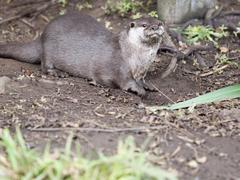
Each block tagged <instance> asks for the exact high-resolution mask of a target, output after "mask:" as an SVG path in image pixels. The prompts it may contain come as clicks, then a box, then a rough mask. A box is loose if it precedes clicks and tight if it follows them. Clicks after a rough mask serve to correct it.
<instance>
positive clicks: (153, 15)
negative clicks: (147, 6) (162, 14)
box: [148, 11, 158, 18]
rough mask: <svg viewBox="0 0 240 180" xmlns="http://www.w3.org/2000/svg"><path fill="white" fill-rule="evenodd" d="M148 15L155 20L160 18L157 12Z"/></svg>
mask: <svg viewBox="0 0 240 180" xmlns="http://www.w3.org/2000/svg"><path fill="white" fill-rule="evenodd" d="M148 15H149V16H151V17H154V18H158V14H157V11H151V12H150V13H148Z"/></svg>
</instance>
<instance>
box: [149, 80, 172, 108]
mask: <svg viewBox="0 0 240 180" xmlns="http://www.w3.org/2000/svg"><path fill="white" fill-rule="evenodd" d="M151 85H152V86H153V87H154V88H155V89H156V90H157V91H158V92H159V93H160V94H162V95H163V96H164V97H165V98H167V99H168V100H169V101H171V102H172V103H174V104H175V103H176V102H175V101H173V100H172V99H171V98H170V97H168V96H167V95H166V94H164V93H163V92H162V91H160V89H158V88H157V87H156V86H155V85H154V84H152V83H151Z"/></svg>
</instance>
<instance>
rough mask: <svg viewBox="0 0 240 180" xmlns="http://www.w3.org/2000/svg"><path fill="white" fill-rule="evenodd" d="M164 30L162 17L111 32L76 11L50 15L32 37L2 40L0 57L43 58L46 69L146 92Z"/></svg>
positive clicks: (34, 61) (50, 71)
mask: <svg viewBox="0 0 240 180" xmlns="http://www.w3.org/2000/svg"><path fill="white" fill-rule="evenodd" d="M164 32H165V30H164V26H163V23H162V22H161V21H159V20H157V19H155V18H151V17H145V18H141V19H137V20H134V21H132V22H130V23H129V25H128V27H126V28H124V30H123V31H121V32H120V33H119V34H113V33H111V32H110V31H108V30H107V29H106V28H105V27H104V26H103V25H101V24H100V23H99V22H98V21H96V20H95V19H94V18H93V17H91V16H89V15H86V14H83V13H79V12H72V13H67V14H65V15H62V16H59V17H57V18H56V19H54V20H52V21H51V22H50V23H49V24H48V25H47V26H46V27H45V30H44V31H43V33H42V35H41V36H40V37H39V38H38V39H36V40H34V41H32V42H29V43H10V44H4V45H0V57H3V58H11V59H15V60H18V61H23V62H28V63H41V70H42V71H43V73H49V74H51V75H57V76H61V74H62V73H63V72H66V73H68V74H69V75H72V76H78V77H82V78H86V79H89V80H90V81H91V83H92V84H100V85H104V86H109V87H115V88H121V89H122V90H124V91H131V92H134V93H136V94H137V95H139V96H144V95H145V94H146V90H153V88H152V87H151V86H150V85H149V84H147V83H146V82H145V80H144V78H145V76H146V73H147V71H148V68H149V66H150V65H151V64H152V62H153V61H154V59H155V57H156V55H157V51H158V49H159V46H160V44H161V42H162V39H163V38H162V37H163V34H164Z"/></svg>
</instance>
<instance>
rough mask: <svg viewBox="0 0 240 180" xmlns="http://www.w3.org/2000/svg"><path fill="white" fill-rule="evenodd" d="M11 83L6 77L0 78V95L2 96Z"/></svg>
mask: <svg viewBox="0 0 240 180" xmlns="http://www.w3.org/2000/svg"><path fill="white" fill-rule="evenodd" d="M10 81H11V79H10V78H9V77H7V76H2V77H0V94H4V93H5V92H6V86H7V84H8V83H9V82H10Z"/></svg>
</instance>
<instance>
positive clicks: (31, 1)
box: [8, 0, 48, 8]
mask: <svg viewBox="0 0 240 180" xmlns="http://www.w3.org/2000/svg"><path fill="white" fill-rule="evenodd" d="M46 1H48V0H38V1H37V0H29V1H25V2H17V3H14V4H12V5H10V6H9V7H8V8H16V7H17V8H19V7H21V6H26V5H32V4H38V3H42V2H46Z"/></svg>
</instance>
